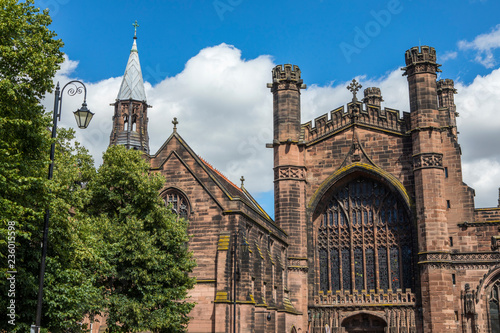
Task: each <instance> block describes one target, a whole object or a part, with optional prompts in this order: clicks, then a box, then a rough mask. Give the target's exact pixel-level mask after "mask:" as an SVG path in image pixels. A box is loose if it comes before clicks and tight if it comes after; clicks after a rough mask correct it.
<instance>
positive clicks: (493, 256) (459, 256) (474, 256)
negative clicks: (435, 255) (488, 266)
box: [451, 253, 500, 262]
mask: <svg viewBox="0 0 500 333" xmlns="http://www.w3.org/2000/svg"><path fill="white" fill-rule="evenodd" d="M451 259H452V260H453V261H458V260H464V261H473V262H477V261H480V260H486V261H492V260H500V253H454V254H452V255H451Z"/></svg>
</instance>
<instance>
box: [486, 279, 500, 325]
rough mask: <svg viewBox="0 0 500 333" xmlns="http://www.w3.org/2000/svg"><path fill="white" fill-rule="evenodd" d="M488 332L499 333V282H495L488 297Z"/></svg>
mask: <svg viewBox="0 0 500 333" xmlns="http://www.w3.org/2000/svg"><path fill="white" fill-rule="evenodd" d="M488 305H489V317H490V332H492V333H500V280H498V281H496V282H495V284H494V285H493V287H492V288H491V291H490V295H489V304H488Z"/></svg>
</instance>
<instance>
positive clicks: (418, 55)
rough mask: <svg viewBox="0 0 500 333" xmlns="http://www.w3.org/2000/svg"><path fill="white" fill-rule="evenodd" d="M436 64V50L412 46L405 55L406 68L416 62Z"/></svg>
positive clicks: (428, 47)
mask: <svg viewBox="0 0 500 333" xmlns="http://www.w3.org/2000/svg"><path fill="white" fill-rule="evenodd" d="M424 61H425V62H427V61H429V62H436V50H435V49H434V48H433V47H430V46H426V45H424V46H421V47H420V48H419V47H418V46H414V47H412V48H411V49H409V50H407V51H406V53H405V62H406V66H408V65H411V64H415V63H418V62H424Z"/></svg>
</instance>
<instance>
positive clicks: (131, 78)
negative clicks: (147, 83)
mask: <svg viewBox="0 0 500 333" xmlns="http://www.w3.org/2000/svg"><path fill="white" fill-rule="evenodd" d="M138 26H139V25H137V21H136V23H135V24H134V27H135V28H136V31H137V27H138ZM117 99H118V100H126V99H133V100H136V101H145V100H146V92H145V91H144V81H143V79H142V71H141V64H140V63H139V53H138V52H137V36H136V32H134V43H133V44H132V49H131V50H130V56H129V58H128V63H127V68H126V69H125V74H124V75H123V81H122V85H121V87H120V91H119V92H118V97H117Z"/></svg>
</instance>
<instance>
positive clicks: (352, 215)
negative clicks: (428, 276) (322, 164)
mask: <svg viewBox="0 0 500 333" xmlns="http://www.w3.org/2000/svg"><path fill="white" fill-rule="evenodd" d="M411 235H412V228H411V223H410V219H409V218H408V214H407V212H406V209H405V207H404V204H403V202H402V201H401V200H399V199H398V196H397V195H396V194H394V193H393V192H392V191H391V190H390V189H389V188H388V187H386V186H385V185H383V184H381V183H379V182H376V181H374V180H371V179H368V178H363V177H359V178H356V179H354V180H353V181H351V182H349V183H347V184H346V185H343V186H341V187H340V188H338V189H337V190H336V191H335V192H334V193H333V195H332V196H331V199H330V201H329V202H328V203H327V205H326V207H325V209H324V211H323V214H322V216H320V225H319V228H318V232H317V241H318V253H317V254H318V258H319V282H320V290H321V291H323V292H324V293H325V294H326V293H327V292H328V291H331V292H332V293H333V294H335V292H336V291H337V290H344V291H353V290H357V291H359V292H361V290H366V291H367V292H369V291H370V290H383V291H385V292H386V291H387V290H388V289H392V290H393V291H394V292H395V291H396V290H397V289H403V290H404V289H405V288H408V289H412V287H413V281H412V277H413V274H412V236H411Z"/></svg>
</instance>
